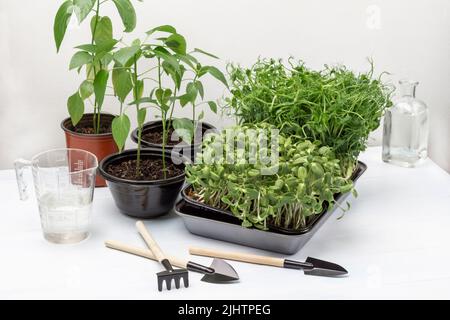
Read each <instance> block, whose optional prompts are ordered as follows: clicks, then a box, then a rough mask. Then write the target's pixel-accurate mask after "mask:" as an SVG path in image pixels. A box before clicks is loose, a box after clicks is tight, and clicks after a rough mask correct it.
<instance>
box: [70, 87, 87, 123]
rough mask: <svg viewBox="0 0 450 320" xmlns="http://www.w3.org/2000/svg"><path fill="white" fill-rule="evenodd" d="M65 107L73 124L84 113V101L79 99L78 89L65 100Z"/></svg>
mask: <svg viewBox="0 0 450 320" xmlns="http://www.w3.org/2000/svg"><path fill="white" fill-rule="evenodd" d="M67 109H68V110H69V115H70V118H71V119H72V124H73V125H74V126H76V125H77V123H78V122H79V121H80V120H81V118H82V117H83V114H84V102H83V100H82V99H81V97H80V95H79V93H78V91H77V92H75V93H74V94H73V95H72V96H70V97H69V99H68V100H67Z"/></svg>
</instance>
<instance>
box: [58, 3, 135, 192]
mask: <svg viewBox="0 0 450 320" xmlns="http://www.w3.org/2000/svg"><path fill="white" fill-rule="evenodd" d="M105 2H106V1H101V0H66V1H64V2H63V3H62V5H61V6H60V8H59V9H58V11H57V13H56V16H55V21H54V38H55V43H56V49H57V51H58V52H59V50H60V47H61V44H62V41H63V39H64V36H65V34H66V29H67V26H68V24H69V21H70V20H71V18H72V16H76V18H77V19H78V22H79V23H82V22H83V21H85V20H86V19H87V18H88V17H89V16H92V18H91V20H90V29H91V39H90V42H89V43H86V44H81V45H79V46H77V47H76V49H77V51H76V53H75V54H74V55H73V57H72V58H71V60H70V65H69V69H70V70H77V71H78V73H80V72H81V71H83V72H85V79H84V80H83V81H82V82H81V84H80V86H79V87H78V88H77V90H76V91H75V93H73V94H72V95H71V96H70V97H69V98H68V100H67V108H68V111H69V115H70V117H69V118H67V119H64V120H63V121H62V122H61V127H62V129H63V130H64V132H65V136H66V144H67V147H68V148H79V149H84V150H87V151H90V152H92V153H94V154H95V155H96V156H97V158H98V159H99V160H101V159H103V158H104V157H105V156H107V155H109V154H112V153H115V152H117V151H118V146H117V145H116V144H115V142H114V139H113V135H112V129H111V126H112V122H113V119H114V117H115V116H114V115H112V114H107V113H103V112H102V109H103V102H104V98H105V95H107V93H106V91H107V86H108V80H109V79H110V75H111V72H112V70H113V69H112V68H111V64H112V62H113V61H114V60H115V59H114V56H115V50H116V46H117V45H118V43H119V40H117V39H115V38H114V36H113V25H112V22H111V19H110V18H109V17H108V16H101V15H100V13H101V8H102V7H103V5H104V3H105ZM110 3H112V4H114V6H115V7H116V8H117V10H118V12H119V14H120V17H121V19H122V22H123V25H124V32H127V33H129V32H131V31H133V30H134V28H135V26H136V14H135V10H134V7H133V5H132V3H131V2H130V1H129V0H111V1H110ZM125 81H126V80H125ZM85 103H89V104H91V105H92V107H93V111H92V112H89V113H86V112H85ZM96 185H97V186H105V185H106V184H105V181H104V180H103V179H102V178H101V177H100V176H97V180H96Z"/></svg>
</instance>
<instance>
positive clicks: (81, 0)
mask: <svg viewBox="0 0 450 320" xmlns="http://www.w3.org/2000/svg"><path fill="white" fill-rule="evenodd" d="M95 2H96V0H73V5H74V11H75V14H76V15H77V18H78V22H79V23H81V22H83V20H84V19H86V17H87V16H88V14H89V13H90V12H91V10H92V8H93V7H94V5H95Z"/></svg>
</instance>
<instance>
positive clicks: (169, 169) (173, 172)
mask: <svg viewBox="0 0 450 320" xmlns="http://www.w3.org/2000/svg"><path fill="white" fill-rule="evenodd" d="M136 165H137V161H136V160H135V159H133V160H125V161H122V162H120V163H117V164H110V165H109V166H107V167H106V172H108V173H109V174H111V175H113V176H115V177H118V178H122V179H127V180H137V181H152V180H163V179H168V178H172V177H176V176H179V175H181V174H183V173H184V168H183V166H180V165H175V164H173V163H172V162H171V161H170V159H167V158H166V176H165V177H164V173H163V162H162V159H154V158H150V159H141V164H140V166H141V169H140V172H136Z"/></svg>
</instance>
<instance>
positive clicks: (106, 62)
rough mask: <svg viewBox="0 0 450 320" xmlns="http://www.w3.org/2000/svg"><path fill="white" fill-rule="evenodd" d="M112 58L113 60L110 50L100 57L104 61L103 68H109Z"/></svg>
mask: <svg viewBox="0 0 450 320" xmlns="http://www.w3.org/2000/svg"><path fill="white" fill-rule="evenodd" d="M112 60H113V56H112V54H111V53H109V52H107V53H105V55H104V56H103V57H102V58H101V59H100V61H101V63H102V68H103V69H105V70H107V69H108V66H109V64H110V63H111V61H112Z"/></svg>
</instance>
